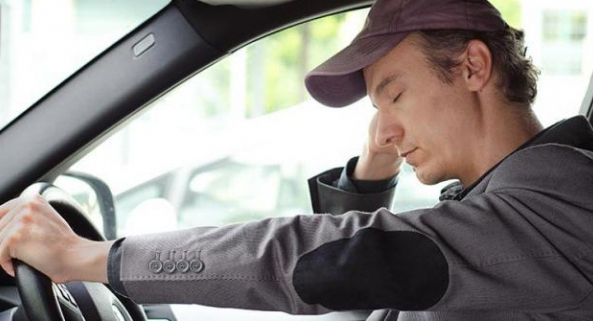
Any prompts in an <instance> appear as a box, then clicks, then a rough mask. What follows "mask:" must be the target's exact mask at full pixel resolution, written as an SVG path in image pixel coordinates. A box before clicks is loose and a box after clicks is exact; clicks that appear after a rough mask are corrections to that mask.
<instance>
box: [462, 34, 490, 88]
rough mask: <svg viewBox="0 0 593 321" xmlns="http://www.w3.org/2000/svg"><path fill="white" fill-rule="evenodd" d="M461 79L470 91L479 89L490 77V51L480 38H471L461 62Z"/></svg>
mask: <svg viewBox="0 0 593 321" xmlns="http://www.w3.org/2000/svg"><path fill="white" fill-rule="evenodd" d="M462 68H463V79H464V81H465V83H466V86H467V88H468V89H469V90H471V91H480V90H482V88H484V87H485V86H486V84H487V83H488V81H489V80H490V78H491V77H492V53H491V52H490V49H488V46H486V44H485V43H483V42H482V41H480V40H471V41H470V42H469V43H468V45H467V49H466V50H465V58H464V60H463V64H462Z"/></svg>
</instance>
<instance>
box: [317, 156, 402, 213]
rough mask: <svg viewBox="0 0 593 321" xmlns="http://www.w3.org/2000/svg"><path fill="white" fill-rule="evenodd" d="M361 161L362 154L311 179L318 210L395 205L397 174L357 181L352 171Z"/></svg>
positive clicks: (362, 209)
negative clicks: (359, 159) (351, 176)
mask: <svg viewBox="0 0 593 321" xmlns="http://www.w3.org/2000/svg"><path fill="white" fill-rule="evenodd" d="M357 161H358V157H355V158H352V159H351V160H350V161H348V164H347V165H346V167H345V168H334V169H331V170H328V171H325V172H323V173H321V174H319V175H317V176H315V177H313V178H311V179H309V192H310V194H311V203H312V205H313V212H314V213H331V214H343V213H345V212H348V211H353V210H357V211H363V212H374V211H376V210H377V209H379V208H381V207H386V208H390V207H391V203H392V200H393V195H394V193H395V186H396V185H397V176H395V177H392V178H390V179H387V180H382V181H354V180H352V179H351V178H350V175H349V172H350V174H351V172H352V171H353V170H354V167H355V166H356V162H357ZM360 182H363V184H360Z"/></svg>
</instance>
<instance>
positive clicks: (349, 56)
mask: <svg viewBox="0 0 593 321" xmlns="http://www.w3.org/2000/svg"><path fill="white" fill-rule="evenodd" d="M505 26H506V23H505V22H504V20H503V19H502V17H501V15H500V12H499V11H498V10H497V9H496V8H494V7H493V6H492V5H491V4H490V3H489V2H488V1H486V0H377V2H375V4H374V5H373V7H372V8H371V10H370V12H369V15H368V17H367V20H366V23H365V25H364V27H363V29H362V31H361V32H360V33H359V34H358V36H356V38H354V40H353V41H352V43H351V44H350V45H349V46H348V47H346V48H344V49H343V50H342V51H340V52H338V53H337V54H336V55H334V56H333V57H331V58H330V59H328V60H327V61H326V62H324V63H323V64H321V65H320V66H319V67H317V68H315V69H314V70H312V71H311V72H309V73H308V74H307V76H306V77H305V86H306V87H307V90H308V91H309V93H310V94H311V96H313V98H315V99H316V100H317V101H319V102H320V103H322V104H324V105H327V106H331V107H344V106H346V105H349V104H352V103H354V102H356V101H357V100H359V99H361V98H362V97H364V96H365V95H366V84H365V82H364V77H363V73H362V69H363V68H365V67H367V66H369V65H371V64H372V63H374V62H375V61H377V60H379V59H380V58H381V57H383V56H384V55H386V54H387V53H388V52H389V51H391V49H393V48H394V47H395V46H397V45H398V44H399V43H400V42H401V41H402V40H404V38H406V37H407V36H408V35H409V34H410V33H411V32H413V31H417V30H430V29H464V30H476V31H499V30H503V29H504V28H505Z"/></svg>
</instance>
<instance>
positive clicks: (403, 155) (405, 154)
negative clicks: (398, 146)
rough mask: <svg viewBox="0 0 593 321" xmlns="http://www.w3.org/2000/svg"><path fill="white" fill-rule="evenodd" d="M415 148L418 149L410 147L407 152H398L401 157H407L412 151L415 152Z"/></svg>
mask: <svg viewBox="0 0 593 321" xmlns="http://www.w3.org/2000/svg"><path fill="white" fill-rule="evenodd" d="M416 149H418V148H414V149H412V150H409V151H407V152H405V153H402V154H400V156H401V157H403V158H406V157H408V156H409V155H410V154H412V153H413V152H415V151H416Z"/></svg>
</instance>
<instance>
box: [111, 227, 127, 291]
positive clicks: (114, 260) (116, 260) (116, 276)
mask: <svg viewBox="0 0 593 321" xmlns="http://www.w3.org/2000/svg"><path fill="white" fill-rule="evenodd" d="M124 240H125V238H121V239H119V240H117V241H115V243H113V245H112V246H111V249H109V257H108V258H107V279H108V281H109V286H110V287H111V289H113V290H114V291H115V292H117V293H119V294H121V295H123V296H125V297H128V293H127V291H126V288H125V287H124V284H123V282H122V281H121V278H120V266H121V252H122V250H121V245H122V243H123V241H124Z"/></svg>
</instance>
